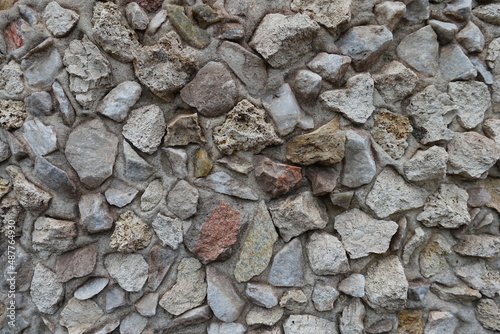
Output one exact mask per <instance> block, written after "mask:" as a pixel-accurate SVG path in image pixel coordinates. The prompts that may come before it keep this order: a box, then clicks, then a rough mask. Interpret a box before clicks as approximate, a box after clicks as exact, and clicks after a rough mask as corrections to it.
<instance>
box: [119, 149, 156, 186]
mask: <svg viewBox="0 0 500 334" xmlns="http://www.w3.org/2000/svg"><path fill="white" fill-rule="evenodd" d="M123 156H124V158H125V176H126V177H127V178H128V179H130V180H132V181H144V180H146V179H148V178H149V177H150V176H151V175H152V174H153V172H154V168H153V166H151V165H150V164H149V163H148V162H147V161H146V160H144V159H143V158H142V157H141V156H140V155H139V154H138V153H137V152H136V151H135V150H134V149H133V148H132V147H131V146H130V145H129V143H127V141H125V140H124V141H123Z"/></svg>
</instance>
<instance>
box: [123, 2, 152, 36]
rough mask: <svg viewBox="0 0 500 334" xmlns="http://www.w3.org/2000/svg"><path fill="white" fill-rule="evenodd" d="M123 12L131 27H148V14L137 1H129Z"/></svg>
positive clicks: (140, 28) (142, 28)
mask: <svg viewBox="0 0 500 334" xmlns="http://www.w3.org/2000/svg"><path fill="white" fill-rule="evenodd" d="M125 13H126V16H127V21H128V24H129V25H130V27H131V28H132V29H136V30H145V29H146V28H147V27H148V24H149V17H148V14H146V12H145V11H144V9H142V8H141V7H140V6H139V5H138V4H137V3H135V2H130V3H129V4H128V5H127V7H126V8H125Z"/></svg>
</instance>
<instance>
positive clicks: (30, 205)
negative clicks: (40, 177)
mask: <svg viewBox="0 0 500 334" xmlns="http://www.w3.org/2000/svg"><path fill="white" fill-rule="evenodd" d="M5 170H6V172H7V174H8V175H9V177H10V181H11V184H12V191H13V192H14V196H15V197H16V199H17V200H18V201H19V204H21V206H22V207H23V208H25V209H27V210H32V211H43V210H45V209H47V207H48V205H49V203H50V200H51V199H52V196H51V195H50V194H49V193H48V192H46V191H44V190H42V189H40V188H39V187H37V186H36V185H35V184H33V183H31V182H30V181H29V180H28V179H26V177H25V176H24V174H23V172H22V170H21V168H19V167H17V166H13V165H11V166H8V167H7V168H6V169H5Z"/></svg>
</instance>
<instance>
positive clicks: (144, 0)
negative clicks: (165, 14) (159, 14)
mask: <svg viewBox="0 0 500 334" xmlns="http://www.w3.org/2000/svg"><path fill="white" fill-rule="evenodd" d="M126 1H127V2H135V3H136V4H138V5H139V6H141V8H142V9H144V10H145V11H147V12H148V13H154V12H156V11H158V9H160V8H161V6H162V5H163V0H126Z"/></svg>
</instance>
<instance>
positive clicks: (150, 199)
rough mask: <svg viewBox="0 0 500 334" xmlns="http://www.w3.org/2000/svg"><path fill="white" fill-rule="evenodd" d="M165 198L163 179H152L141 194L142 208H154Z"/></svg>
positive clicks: (144, 209)
mask: <svg viewBox="0 0 500 334" xmlns="http://www.w3.org/2000/svg"><path fill="white" fill-rule="evenodd" d="M162 198H163V185H162V182H161V179H155V180H153V181H151V183H149V184H148V186H147V187H146V190H144V193H143V194H142V196H141V210H142V211H150V210H152V209H154V208H155V207H156V206H157V205H158V203H160V201H161V199H162Z"/></svg>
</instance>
